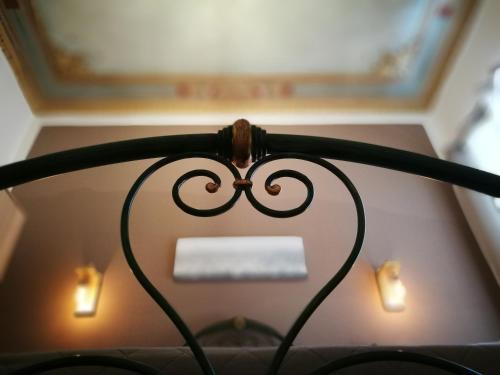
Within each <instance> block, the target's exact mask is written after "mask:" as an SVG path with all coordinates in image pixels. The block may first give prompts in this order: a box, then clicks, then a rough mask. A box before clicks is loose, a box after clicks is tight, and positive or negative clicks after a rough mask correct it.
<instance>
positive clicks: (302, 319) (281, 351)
mask: <svg viewBox="0 0 500 375" xmlns="http://www.w3.org/2000/svg"><path fill="white" fill-rule="evenodd" d="M281 159H298V160H304V161H308V162H311V163H314V164H317V165H320V166H321V167H323V168H325V169H327V170H328V171H330V172H331V173H333V174H334V175H335V176H337V178H338V179H339V180H340V181H341V182H342V183H343V184H344V186H345V187H346V188H347V190H348V191H349V193H350V195H351V197H352V199H353V201H354V205H355V207H356V214H357V225H358V228H357V232H356V239H355V242H354V245H353V247H352V250H351V252H350V254H349V256H348V257H347V259H346V260H345V262H344V264H343V265H342V267H340V269H339V270H338V271H337V273H336V274H335V275H334V276H333V277H332V278H331V279H330V280H329V281H328V282H327V283H326V284H325V285H324V286H323V287H322V288H321V289H320V291H319V292H318V293H317V294H316V295H315V296H314V297H313V298H312V299H311V301H309V303H308V304H307V306H306V307H305V308H304V310H303V311H302V312H301V313H300V315H299V316H298V317H297V319H296V320H295V322H294V323H293V324H292V326H291V327H290V329H289V330H288V332H287V334H286V335H285V338H284V340H283V342H282V343H281V345H280V346H279V347H278V350H277V351H276V354H275V355H274V357H273V361H272V363H271V366H270V368H269V372H268V374H270V375H275V374H276V373H277V372H278V371H279V368H280V366H281V364H282V362H283V360H284V358H285V356H286V354H287V353H288V350H289V349H290V346H291V345H292V344H293V341H294V340H295V338H296V337H297V335H298V334H299V332H300V330H301V329H302V328H303V327H304V325H305V324H306V322H307V320H308V319H309V318H310V317H311V315H312V314H313V313H314V312H315V311H316V309H317V308H318V306H319V305H320V304H321V303H322V302H323V301H324V300H325V299H326V297H328V296H329V295H330V293H331V292H332V291H333V290H334V289H335V288H336V287H337V285H339V284H340V282H341V281H342V280H343V279H344V278H345V276H346V275H347V273H348V272H349V270H350V269H351V267H352V266H353V264H354V262H355V261H356V258H357V257H358V255H359V253H360V251H361V246H362V245H363V239H364V235H365V214H364V209H363V202H362V201H361V197H360V196H359V193H358V191H357V189H356V187H355V186H354V184H353V183H352V182H351V180H350V179H349V178H348V177H347V176H346V175H345V174H344V173H343V172H342V171H341V170H340V169H338V168H337V167H336V166H334V165H332V164H331V163H329V162H327V161H326V160H323V159H319V158H316V157H313V156H308V155H302V154H295V153H283V154H276V155H270V156H267V157H265V158H263V159H261V160H260V161H258V162H257V163H255V164H254V165H253V166H252V167H251V168H250V169H249V170H248V172H247V175H246V177H245V178H247V179H250V178H251V177H252V176H253V174H254V172H255V171H256V170H257V168H259V167H260V166H262V165H263V164H266V163H269V162H271V161H275V160H281ZM249 190H250V189H249V188H248V187H246V188H245V193H246V194H247V196H249ZM250 197H252V195H250ZM249 200H250V198H249ZM252 204H253V203H252ZM256 208H257V207H256ZM257 209H258V208H257Z"/></svg>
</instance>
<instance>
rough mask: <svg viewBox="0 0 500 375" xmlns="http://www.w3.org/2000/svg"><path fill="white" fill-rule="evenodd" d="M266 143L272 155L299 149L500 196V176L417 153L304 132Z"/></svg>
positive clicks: (268, 138) (274, 136)
mask: <svg viewBox="0 0 500 375" xmlns="http://www.w3.org/2000/svg"><path fill="white" fill-rule="evenodd" d="M266 142H267V150H268V152H269V153H271V154H273V153H286V152H298V153H301V154H307V155H311V156H317V157H320V158H326V159H336V160H345V161H350V162H355V163H361V164H369V165H373V166H376V167H382V168H388V169H393V170H396V171H401V172H407V173H412V174H416V175H419V176H424V177H429V178H432V179H435V180H440V181H443V182H448V183H450V184H455V185H459V186H462V187H465V188H468V189H472V190H476V191H479V192H480V193H484V194H488V195H491V196H494V197H500V176H497V175H494V174H492V173H488V172H484V171H481V170H479V169H475V168H470V167H466V166H464V165H460V164H457V163H452V162H449V161H446V160H442V159H437V158H433V157H430V156H426V155H422V154H418V153H416V152H410V151H404V150H398V149H395V148H392V147H385V146H378V145H373V144H369V143H363V142H355V141H348V140H345V139H335V138H324V137H312V136H304V135H288V134H267V136H266Z"/></svg>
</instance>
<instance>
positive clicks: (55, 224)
mask: <svg viewBox="0 0 500 375" xmlns="http://www.w3.org/2000/svg"><path fill="white" fill-rule="evenodd" d="M216 130H217V128H215V127H101V128H89V127H87V128H78V127H72V128H64V127H59V128H50V127H49V128H44V129H43V130H42V132H41V134H40V136H39V138H38V140H37V142H36V144H35V146H34V149H33V152H32V154H33V155H38V154H43V153H47V152H51V151H56V150H61V149H67V148H72V147H76V146H82V145H89V144H94V143H98V142H105V141H112V140H119V139H127V138H131V137H142V136H153V135H164V134H174V133H190V132H193V133H197V132H212V131H216ZM267 130H268V131H269V132H275V133H276V132H287V133H298V134H305V133H307V134H312V135H322V136H331V137H339V138H348V139H355V140H361V141H367V142H373V143H377V144H383V145H388V146H393V147H399V148H403V149H407V150H412V151H418V152H422V153H425V154H430V155H432V154H433V150H432V148H431V146H430V144H429V141H428V139H427V137H426V135H425V132H424V130H423V128H422V127H419V126H332V127H330V126H322V127H302V126H301V127H275V128H273V127H267ZM150 164H151V161H138V162H132V163H128V164H121V165H116V166H106V167H101V168H96V169H93V170H87V171H82V172H77V173H73V174H68V175H63V176H58V177H55V178H50V179H45V180H42V181H38V182H35V183H31V184H27V185H24V186H21V187H19V188H17V189H15V195H16V196H17V198H18V199H19V200H20V201H21V202H22V204H23V205H24V207H25V208H26V211H27V213H28V220H27V223H26V228H25V230H24V233H23V234H22V236H21V239H20V242H19V244H18V248H17V250H16V252H15V253H14V255H13V258H12V263H11V266H10V268H9V270H8V272H7V274H6V275H5V279H4V281H3V282H2V284H0V301H1V308H0V332H2V334H1V335H0V351H21V350H52V349H63V348H84V347H111V346H135V345H141V346H142V345H144V346H150V345H155V346H163V345H179V344H181V343H182V339H181V337H180V336H179V334H177V333H176V332H175V330H174V328H173V326H172V324H171V323H170V322H169V321H167V320H166V319H165V318H164V317H163V315H162V313H161V311H160V309H159V308H158V307H157V306H156V305H154V303H153V302H152V301H151V300H150V298H149V296H147V295H146V294H145V292H143V291H142V289H141V288H140V286H139V285H138V284H137V282H136V281H135V279H134V278H133V276H132V274H131V272H130V271H129V270H128V268H127V265H126V263H125V260H124V258H123V255H122V253H121V248H120V239H119V216H120V210H121V206H122V203H123V200H124V198H125V195H126V193H127V191H128V189H129V187H130V186H131V184H132V183H133V181H134V180H135V178H136V177H137V176H138V175H139V174H140V173H141V172H142V171H143V170H144V169H145V168H146V167H147V166H148V165H150ZM337 165H338V166H340V167H341V168H342V169H343V170H344V171H345V172H346V173H347V175H349V176H350V177H351V178H352V180H353V181H354V183H355V184H356V185H357V187H358V189H359V191H360V193H361V195H362V197H363V199H364V202H365V209H366V215H367V233H366V240H365V245H364V248H363V253H362V255H361V257H360V259H359V260H358V262H357V263H356V265H355V266H354V268H353V270H352V272H351V273H350V274H349V276H348V277H347V278H346V279H345V280H344V282H343V283H342V284H341V286H340V287H339V288H338V289H337V290H336V291H335V292H334V293H333V295H332V296H331V297H330V298H329V299H328V300H327V301H326V302H325V303H324V304H323V305H322V306H321V307H320V309H319V310H318V311H317V313H316V314H315V315H314V317H313V318H312V319H311V321H310V322H309V323H308V325H307V326H306V327H305V329H304V330H303V332H302V333H301V334H300V336H299V337H298V339H297V341H296V343H297V344H302V345H350V344H352V345H358V344H372V343H376V344H381V345H382V344H459V343H472V342H481V341H490V340H499V339H500V314H499V313H500V302H499V301H500V300H499V298H498V288H497V287H496V285H495V282H494V280H493V277H492V275H491V273H490V271H489V269H488V268H487V267H486V265H485V262H484V260H483V258H482V257H481V254H480V252H479V250H478V247H477V245H476V243H475V241H474V239H473V237H472V235H471V233H470V231H469V229H468V227H467V225H466V223H465V220H464V218H463V216H462V214H461V212H460V209H459V207H458V205H457V202H456V200H455V198H454V195H453V194H452V190H451V188H450V186H447V185H445V184H441V183H436V182H433V181H431V180H428V179H424V178H418V177H415V176H411V175H407V174H403V173H399V172H393V171H387V170H383V169H379V168H375V167H369V166H364V165H356V164H350V163H344V162H339V163H337ZM278 166H282V167H284V166H286V167H287V168H297V169H299V170H301V171H303V172H305V173H306V174H307V175H308V176H309V177H310V178H311V179H312V180H313V181H314V182H315V188H316V194H315V199H314V202H313V204H312V205H311V207H310V208H309V210H308V211H307V212H306V213H304V214H302V215H301V216H298V217H296V218H291V219H272V218H267V217H264V216H262V215H260V214H259V213H257V212H256V211H255V210H253V208H252V207H251V206H250V205H249V203H248V202H247V201H246V199H245V198H244V197H242V199H241V200H240V202H238V203H237V205H236V207H235V208H233V210H231V211H230V212H228V213H226V214H224V215H221V216H218V217H216V218H210V219H207V218H194V217H190V216H188V215H186V214H184V213H183V212H181V211H180V210H179V209H178V208H177V207H176V206H175V205H174V204H173V202H172V201H171V197H170V189H171V186H172V183H173V182H174V181H175V179H176V178H177V177H179V176H180V175H181V174H182V173H184V172H186V171H187V170H189V169H191V168H195V167H196V168H204V167H209V168H211V169H213V170H216V171H221V177H222V178H223V183H225V187H224V188H223V189H221V191H220V192H219V193H217V194H215V195H208V194H207V193H206V192H205V191H204V184H205V181H204V180H203V179H201V178H200V179H199V180H194V181H192V182H190V183H189V184H187V186H186V187H185V189H186V190H185V193H184V195H183V196H184V197H185V199H186V200H187V201H189V202H191V203H193V204H199V205H200V206H203V207H208V206H213V205H215V204H217V203H220V202H222V201H224V200H225V199H227V197H228V196H229V194H231V190H232V187H231V182H232V181H231V179H230V176H229V175H228V173H226V172H225V171H222V170H220V169H219V168H218V167H214V168H212V167H213V163H210V164H208V163H207V162H205V161H200V160H193V161H190V162H179V163H178V164H176V165H172V166H170V167H168V168H165V170H164V171H162V172H159V173H157V174H156V175H155V176H154V177H152V178H151V180H150V181H149V182H148V183H147V184H146V185H145V186H144V189H143V190H142V192H141V193H140V195H139V196H138V198H137V200H136V205H135V206H134V211H133V217H132V231H131V233H132V242H133V244H134V246H135V249H136V252H137V256H138V259H139V261H140V263H141V264H142V265H143V266H144V269H145V272H146V273H147V274H148V275H149V276H150V277H151V279H152V280H153V282H154V283H155V284H156V285H157V286H158V288H159V289H160V290H161V291H162V292H163V293H165V294H166V295H167V296H168V298H169V299H170V301H171V302H172V303H173V305H174V306H175V307H176V308H177V309H178V311H179V312H180V313H181V314H182V315H183V317H184V318H185V319H186V321H187V322H188V324H189V325H190V326H191V327H193V329H194V330H197V329H200V328H202V327H203V326H205V325H207V324H210V323H212V322H214V321H216V320H219V319H225V318H228V317H231V316H233V315H246V316H248V317H251V318H254V319H258V320H261V321H263V322H266V323H268V324H271V325H273V326H275V327H276V328H277V329H279V330H281V331H284V330H285V329H286V328H287V327H289V326H290V324H291V322H292V320H293V319H294V318H295V317H296V316H297V314H298V313H299V311H300V310H301V308H302V307H303V306H304V304H305V303H306V301H307V300H308V299H309V298H310V297H311V296H312V295H313V293H315V292H316V291H317V290H318V289H319V287H320V286H321V285H322V284H323V283H324V282H325V281H326V280H327V279H328V278H329V277H330V276H331V275H332V274H333V273H334V272H335V271H336V270H337V269H338V267H339V266H340V264H341V263H342V262H343V260H344V258H345V257H346V256H347V253H348V252H349V250H350V248H351V246H352V242H353V239H354V233H355V228H354V224H355V214H354V209H353V204H352V202H351V201H350V199H349V196H348V195H347V192H346V191H345V189H344V188H343V186H342V185H341V184H340V183H338V182H337V181H336V180H335V178H334V177H331V176H330V175H329V174H328V173H327V172H325V171H323V170H321V169H320V167H316V166H310V165H308V164H307V163H303V162H280V163H276V164H275V165H274V166H270V167H266V168H263V169H262V171H261V172H260V173H258V175H257V176H256V185H255V187H254V189H255V190H257V191H259V193H258V197H260V199H262V201H265V202H268V203H269V204H270V205H272V206H273V207H282V208H285V207H290V206H292V205H293V204H297V203H298V202H300V201H301V199H302V198H303V195H302V194H303V193H304V192H303V188H302V187H301V186H300V185H298V184H295V183H294V182H283V184H282V185H283V192H282V194H281V195H280V196H278V197H269V196H267V195H266V194H265V193H262V190H263V189H262V184H263V180H264V179H265V177H267V175H268V174H269V172H271V171H273V170H276V168H278ZM212 235H213V236H223V235H300V236H303V237H304V243H305V247H306V261H307V265H308V267H309V271H310V276H309V278H308V279H307V280H305V281H289V282H212V283H206V282H205V283H184V284H181V283H176V282H174V281H173V280H172V267H173V264H172V261H173V255H174V246H175V240H176V238H178V237H180V236H212ZM389 258H392V259H397V260H400V261H401V263H402V279H403V281H404V283H405V284H406V286H407V289H408V300H407V306H408V307H407V310H406V311H405V312H403V313H387V312H385V311H383V309H382V307H381V304H380V301H379V297H378V294H377V289H376V285H375V278H374V274H373V271H372V267H373V266H374V265H378V264H380V263H381V262H383V261H384V260H385V259H389ZM87 262H93V263H94V264H96V266H97V267H98V268H99V269H100V270H101V271H103V272H104V282H103V289H102V294H101V299H100V302H99V306H98V313H97V316H96V317H94V318H75V317H73V315H72V297H73V291H74V287H75V282H76V279H75V274H74V269H75V268H76V267H77V266H80V265H82V264H84V263H87Z"/></svg>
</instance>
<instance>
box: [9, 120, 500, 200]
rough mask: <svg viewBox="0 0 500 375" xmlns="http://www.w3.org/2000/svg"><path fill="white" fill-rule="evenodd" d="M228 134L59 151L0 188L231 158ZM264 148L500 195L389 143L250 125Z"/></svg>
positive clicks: (484, 179) (20, 169) (488, 178)
mask: <svg viewBox="0 0 500 375" xmlns="http://www.w3.org/2000/svg"><path fill="white" fill-rule="evenodd" d="M228 129H229V130H228ZM230 136H231V131H230V127H229V128H225V129H223V130H221V131H220V132H219V134H190V135H172V136H165V137H153V138H142V139H135V140H129V141H122V142H114V143H107V144H102V145H96V146H91V147H84V148H78V149H74V150H69V151H63V152H57V153H54V154H49V155H45V156H40V157H37V158H33V159H28V160H25V161H21V162H17V163H13V164H9V165H5V166H3V167H0V190H1V189H6V188H9V187H13V186H16V185H20V184H23V183H26V182H30V181H34V180H38V179H41V178H45V177H50V176H54V175H57V174H61V173H66V172H72V171H77V170H81V169H86V168H92V167H97V166H102V165H107V164H114V163H121V162H126V161H132V160H139V159H149V158H157V157H165V156H169V155H177V154H180V153H183V152H185V151H186V150H189V151H190V152H191V151H192V152H210V153H211V152H216V153H217V154H219V155H223V156H225V157H226V158H228V159H231V157H230V156H231V155H230V153H231V151H229V150H230V149H231V144H230V142H231V141H230ZM256 147H258V149H257V148H256ZM266 152H269V153H270V154H274V153H283V152H292V153H302V154H307V155H310V156H316V157H321V158H328V159H337V160H345V161H351V162H356V163H362V164H369V165H374V166H378V167H383V168H388V169H394V170H397V171H402V172H407V173H412V174H416V175H420V176H425V177H430V178H433V179H436V180H440V181H444V182H449V183H452V184H455V185H459V186H463V187H466V188H468V189H472V190H476V191H479V192H481V193H484V194H489V195H491V196H494V197H500V176H497V175H494V174H492V173H488V172H483V171H481V170H478V169H475V168H470V167H466V166H463V165H460V164H456V163H452V162H448V161H445V160H441V159H437V158H433V157H430V156H425V155H422V154H418V153H414V152H409V151H403V150H398V149H395V148H391V147H384V146H378V145H373V144H369V143H363V142H355V141H348V140H343V139H335V138H323V137H313V136H305V135H288V134H266V133H265V132H264V131H262V130H260V129H259V128H257V127H252V155H253V156H254V158H255V160H258V158H259V157H260V156H263V155H265V154H266Z"/></svg>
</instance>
